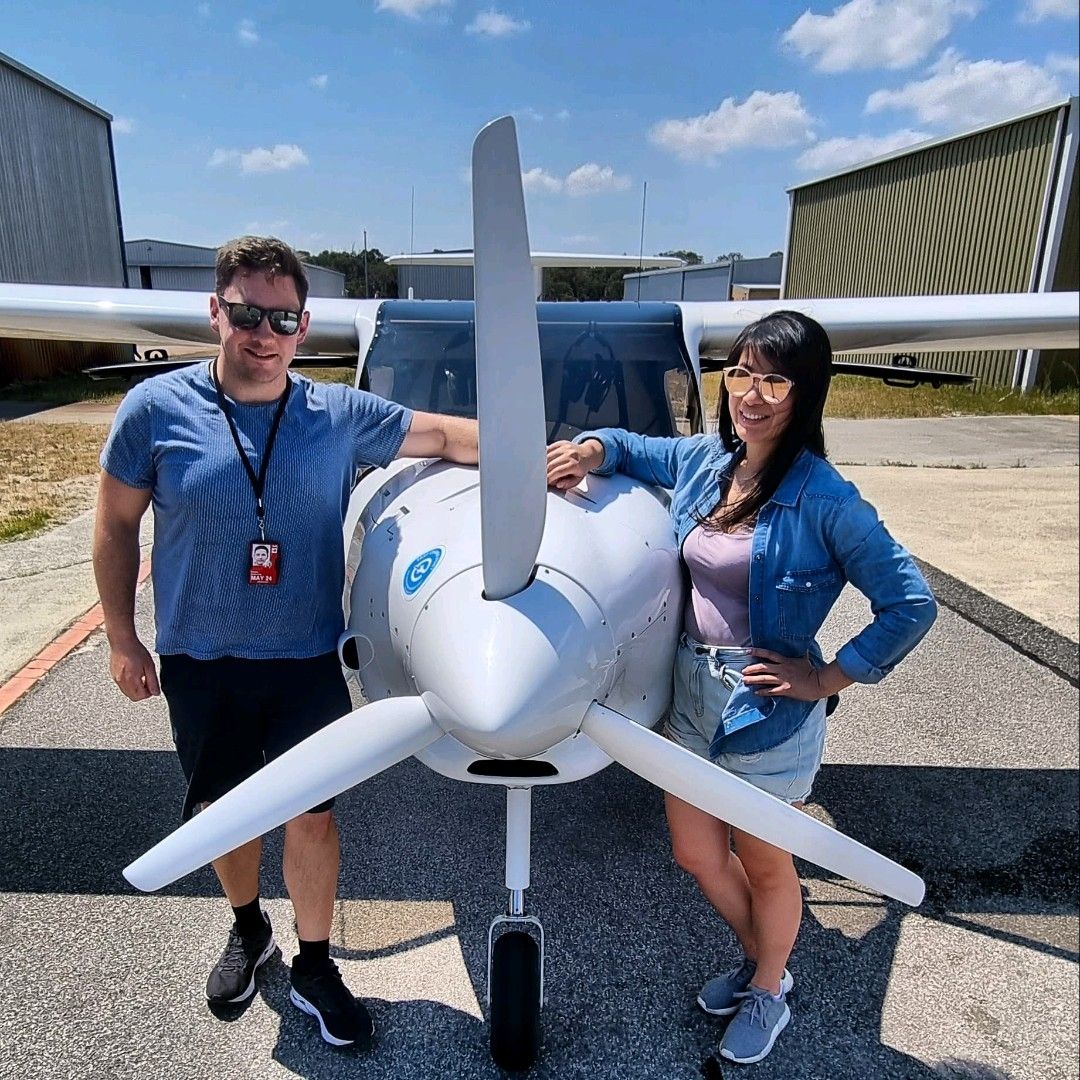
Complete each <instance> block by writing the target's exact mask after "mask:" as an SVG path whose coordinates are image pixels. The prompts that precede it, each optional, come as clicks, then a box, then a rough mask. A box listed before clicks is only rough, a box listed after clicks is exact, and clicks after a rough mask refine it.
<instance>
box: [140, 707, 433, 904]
mask: <svg viewBox="0 0 1080 1080" xmlns="http://www.w3.org/2000/svg"><path fill="white" fill-rule="evenodd" d="M442 734H443V732H442V729H441V728H440V727H439V726H438V725H437V724H436V723H435V721H434V720H432V719H431V715H430V714H429V713H428V711H427V709H426V708H425V707H424V703H423V702H422V701H421V700H420V698H418V697H401V698H388V699H387V700H386V701H376V702H373V703H372V704H370V705H364V706H362V707H361V708H359V709H356V710H354V711H353V712H351V713H349V714H348V715H347V716H343V717H342V718H341V719H340V720H335V721H334V722H333V723H332V724H328V725H327V726H326V727H324V728H323V729H322V730H321V731H318V732H316V733H315V734H314V735H311V736H309V737H308V738H307V739H305V740H304V741H303V742H302V743H299V744H298V745H296V746H294V747H293V748H292V749H291V750H288V751H286V752H285V753H284V754H282V755H281V757H279V758H275V759H274V760H273V761H271V762H270V763H269V764H268V765H266V766H264V767H263V768H262V769H260V770H259V771H258V772H257V773H255V775H254V776H250V777H248V779H247V780H245V781H243V783H241V784H238V785H237V786H236V787H235V788H233V789H232V791H230V792H228V793H227V794H225V795H223V796H222V797H221V798H220V799H218V800H216V801H215V802H213V803H211V804H210V805H209V806H208V807H207V808H206V809H205V810H203V811H202V812H201V813H199V814H196V815H195V817H193V818H192V819H191V820H190V821H187V822H185V823H184V824H183V825H181V826H180V828H179V829H177V830H176V831H175V832H173V833H170V834H169V835H168V836H167V837H165V839H164V840H162V841H161V843H159V844H157V845H155V846H154V847H152V848H151V849H150V850H149V851H148V852H146V854H145V855H142V856H140V857H139V858H138V859H136V860H135V861H134V862H133V863H132V864H131V865H130V866H128V867H127V868H126V869H125V870H124V877H126V878H127V879H128V881H130V882H131V884H132V885H134V886H135V888H137V889H142V890H143V891H144V892H150V891H152V890H154V889H160V888H162V887H164V886H165V885H168V884H170V883H171V882H173V881H176V879H177V878H180V877H183V876H184V875H185V874H190V873H191V871H192V870H196V869H198V868H199V867H200V866H204V865H205V864H206V863H209V862H213V860H214V859H216V858H218V857H220V856H221V855H225V854H226V853H227V852H230V851H233V850H235V849H236V848H238V847H240V846H241V845H242V844H246V843H247V842H248V841H249V840H254V839H255V837H257V836H262V835H263V834H264V833H267V832H269V831H270V830H271V829H275V828H277V826H278V825H281V824H284V822H286V821H289V820H291V819H292V818H294V817H297V816H298V815H300V814H303V813H305V812H306V811H307V810H310V809H311V807H313V806H317V805H318V804H319V803H321V802H324V801H325V800H326V799H329V798H332V797H333V796H335V795H338V794H340V793H341V792H342V791H345V790H346V789H348V788H351V787H354V786H355V785H356V784H359V783H360V782H361V781H362V780H367V779H368V778H369V777H372V776H374V775H375V774H376V773H380V772H382V771H383V770H384V769H388V768H390V766H391V765H396V764H397V763H398V762H399V761H402V760H404V759H405V758H407V757H409V756H411V755H412V754H415V753H416V752H417V751H419V750H423V748H424V747H425V746H428V745H430V744H431V743H433V742H434V741H435V740H436V739H438V738H440V737H441V736H442Z"/></svg>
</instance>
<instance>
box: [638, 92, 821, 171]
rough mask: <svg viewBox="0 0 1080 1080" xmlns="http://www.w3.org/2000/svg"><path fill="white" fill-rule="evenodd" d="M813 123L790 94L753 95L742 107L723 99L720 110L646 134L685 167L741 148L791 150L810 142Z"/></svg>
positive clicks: (668, 123) (662, 124)
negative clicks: (683, 163)
mask: <svg viewBox="0 0 1080 1080" xmlns="http://www.w3.org/2000/svg"><path fill="white" fill-rule="evenodd" d="M816 122H817V121H816V120H815V119H814V117H812V116H811V115H810V114H809V113H808V112H807V111H806V108H805V107H804V105H803V103H802V99H801V98H800V97H799V95H798V94H797V93H795V92H794V91H792V90H787V91H784V92H783V93H778V94H770V93H768V92H766V91H764V90H755V91H754V92H753V93H752V94H751V95H750V96H749V97H748V98H747V99H746V100H745V101H744V102H742V104H737V103H736V101H735V99H734V98H725V99H724V100H723V101H722V102H721V103H720V107H719V108H717V109H714V110H713V111H712V112H710V113H704V114H703V115H701V116H691V117H688V118H687V119H685V120H662V121H661V122H660V123H658V124H656V125H655V126H654V127H653V129H652V131H651V132H650V133H649V138H650V139H651V141H652V142H653V143H655V144H656V145H657V146H662V147H663V148H664V149H665V150H670V151H672V152H673V153H674V154H676V155H678V156H679V157H680V158H682V159H683V160H684V161H710V160H712V159H713V158H715V157H717V156H719V155H720V154H723V153H726V152H727V151H728V150H734V149H736V148H738V147H743V146H793V145H795V144H796V143H800V142H806V141H808V140H809V139H810V138H812V129H813V126H814V124H815V123H816Z"/></svg>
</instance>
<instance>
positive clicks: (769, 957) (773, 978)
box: [732, 829, 802, 994]
mask: <svg viewBox="0 0 1080 1080" xmlns="http://www.w3.org/2000/svg"><path fill="white" fill-rule="evenodd" d="M732 831H733V833H734V837H735V850H736V851H737V852H738V853H739V859H740V860H741V863H742V867H743V870H744V871H745V873H746V877H747V880H748V882H749V890H750V916H751V926H752V928H753V929H752V934H753V939H754V941H756V942H757V945H758V950H757V957H756V959H757V971H756V972H755V973H754V979H753V983H754V985H755V986H758V987H760V988H761V989H763V990H768V991H769V992H770V993H773V994H776V993H778V992H779V990H780V980H781V979H782V978H783V975H784V968H785V967H787V962H788V958H789V957H790V956H791V950H792V949H793V948H794V947H795V938H796V936H797V935H798V933H799V924H800V923H801V922H802V886H801V885H800V883H799V875H798V874H797V873H796V872H795V863H794V861H793V860H792V858H791V855H790V854H789V853H788V852H786V851H784V850H783V849H782V848H778V847H773V845H772V844H767V843H765V841H764V840H759V839H758V838H757V837H756V836H751V835H750V834H749V833H744V832H741V831H740V830H738V829H734V830H732Z"/></svg>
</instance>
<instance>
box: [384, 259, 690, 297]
mask: <svg viewBox="0 0 1080 1080" xmlns="http://www.w3.org/2000/svg"><path fill="white" fill-rule="evenodd" d="M531 258H532V266H533V281H534V283H535V285H536V296H537V299H539V298H540V297H541V296H542V295H543V291H544V269H545V268H546V267H579V268H584V267H593V266H625V267H627V268H633V267H636V266H668V267H678V266H682V259H676V258H674V257H672V256H670V255H644V256H637V255H600V254H584V253H580V252H575V251H534V252H532V253H531ZM386 263H387V265H388V266H392V267H394V269H395V270H396V271H397V278H398V296H399V297H401V298H402V299H406V298H408V299H411V300H472V299H473V253H472V251H471V250H470V249H464V250H459V251H422V252H417V253H414V254H412V255H391V256H390V257H389V258H388V259H387V260H386Z"/></svg>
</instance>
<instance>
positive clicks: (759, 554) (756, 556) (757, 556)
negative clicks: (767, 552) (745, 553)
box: [754, 551, 763, 562]
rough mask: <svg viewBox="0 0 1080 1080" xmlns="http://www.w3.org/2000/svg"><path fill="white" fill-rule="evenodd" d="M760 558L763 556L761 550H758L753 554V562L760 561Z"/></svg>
mask: <svg viewBox="0 0 1080 1080" xmlns="http://www.w3.org/2000/svg"><path fill="white" fill-rule="evenodd" d="M762 558H763V556H762V554H761V552H760V551H759V552H758V553H757V554H756V555H755V556H754V562H761V560H762Z"/></svg>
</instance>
